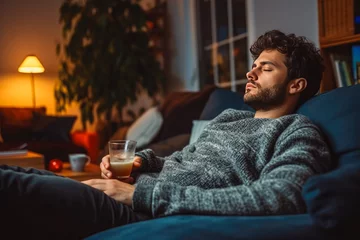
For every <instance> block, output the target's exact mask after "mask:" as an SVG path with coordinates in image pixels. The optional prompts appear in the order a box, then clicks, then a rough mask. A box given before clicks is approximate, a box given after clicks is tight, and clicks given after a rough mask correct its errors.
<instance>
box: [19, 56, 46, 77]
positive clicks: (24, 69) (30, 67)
mask: <svg viewBox="0 0 360 240" xmlns="http://www.w3.org/2000/svg"><path fill="white" fill-rule="evenodd" d="M18 71H19V72H21V73H42V72H44V71H45V68H44V66H43V65H42V64H41V62H40V61H39V59H38V58H37V57H36V56H34V55H28V56H27V57H26V58H25V59H24V61H23V62H22V63H21V65H20V67H19V68H18Z"/></svg>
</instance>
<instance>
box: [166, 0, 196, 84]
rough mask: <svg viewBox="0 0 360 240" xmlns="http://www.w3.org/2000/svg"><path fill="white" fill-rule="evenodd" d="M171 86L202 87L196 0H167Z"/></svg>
mask: <svg viewBox="0 0 360 240" xmlns="http://www.w3.org/2000/svg"><path fill="white" fill-rule="evenodd" d="M167 6H168V9H167V10H168V23H167V24H168V30H169V39H168V41H169V49H170V59H169V61H170V82H169V90H189V91H197V90H199V72H198V71H199V69H198V61H197V42H196V18H195V14H196V13H195V1H193V0H168V1H167Z"/></svg>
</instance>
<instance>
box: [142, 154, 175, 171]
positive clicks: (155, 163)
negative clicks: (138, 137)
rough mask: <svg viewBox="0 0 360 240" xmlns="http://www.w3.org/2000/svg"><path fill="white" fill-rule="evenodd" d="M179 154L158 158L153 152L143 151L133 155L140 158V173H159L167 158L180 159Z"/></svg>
mask: <svg viewBox="0 0 360 240" xmlns="http://www.w3.org/2000/svg"><path fill="white" fill-rule="evenodd" d="M181 154H182V153H181V151H177V152H174V153H173V154H172V155H170V156H168V157H158V156H156V155H155V153H154V151H153V150H151V149H144V150H142V151H140V152H137V153H136V154H135V155H136V156H139V157H141V158H142V164H141V167H140V169H139V171H140V172H160V171H161V169H162V168H163V166H164V162H165V161H166V159H167V158H171V157H175V158H176V157H180V156H181Z"/></svg>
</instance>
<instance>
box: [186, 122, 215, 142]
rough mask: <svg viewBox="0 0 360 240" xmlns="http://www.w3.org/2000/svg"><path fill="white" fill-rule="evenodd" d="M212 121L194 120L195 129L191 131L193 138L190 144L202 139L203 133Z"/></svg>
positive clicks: (191, 137)
mask: <svg viewBox="0 0 360 240" xmlns="http://www.w3.org/2000/svg"><path fill="white" fill-rule="evenodd" d="M209 122H210V120H194V121H193V127H192V129H191V136H190V142H189V144H192V143H194V142H196V140H197V139H198V138H199V137H200V135H201V133H202V131H203V130H204V128H205V127H206V125H208V123H209Z"/></svg>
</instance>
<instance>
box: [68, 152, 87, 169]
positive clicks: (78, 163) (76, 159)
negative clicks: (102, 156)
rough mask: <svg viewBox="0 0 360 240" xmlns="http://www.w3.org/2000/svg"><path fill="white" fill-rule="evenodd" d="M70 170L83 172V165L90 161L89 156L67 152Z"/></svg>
mask: <svg viewBox="0 0 360 240" xmlns="http://www.w3.org/2000/svg"><path fill="white" fill-rule="evenodd" d="M69 161H70V165H71V170H72V171H74V172H83V171H84V169H85V166H86V165H88V164H89V163H90V157H89V156H88V155H86V154H84V153H75V154H69Z"/></svg>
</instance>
